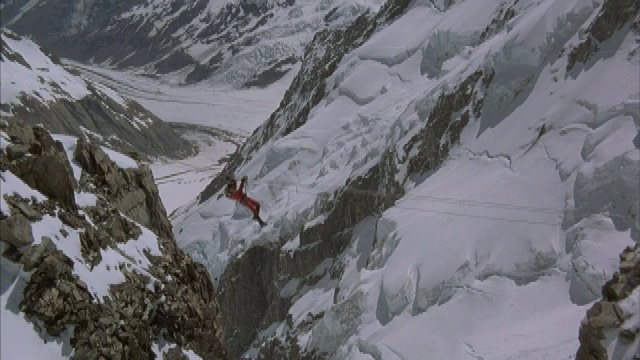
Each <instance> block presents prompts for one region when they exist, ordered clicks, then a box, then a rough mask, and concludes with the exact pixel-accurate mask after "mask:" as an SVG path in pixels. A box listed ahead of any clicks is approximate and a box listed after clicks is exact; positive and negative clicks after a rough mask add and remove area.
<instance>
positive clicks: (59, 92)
mask: <svg viewBox="0 0 640 360" xmlns="http://www.w3.org/2000/svg"><path fill="white" fill-rule="evenodd" d="M4 31H6V30H4V29H3V34H2V41H3V47H4V46H6V49H5V50H6V51H7V52H8V53H10V54H14V55H17V56H20V57H21V58H22V59H23V60H24V63H22V62H21V61H11V60H9V59H7V58H5V56H3V57H2V59H1V60H0V64H1V65H0V76H1V77H2V87H1V91H0V103H3V104H5V103H19V102H20V100H19V96H20V95H21V94H26V95H31V96H34V97H36V98H38V99H40V100H41V101H51V100H56V99H68V98H71V99H81V98H83V97H85V96H86V95H89V94H90V93H91V92H90V91H89V90H88V89H87V84H86V83H85V81H84V79H82V78H81V77H80V76H77V75H73V74H71V73H69V72H68V71H67V70H66V69H65V68H63V67H62V66H60V65H58V64H55V63H54V62H53V61H52V60H51V59H50V58H49V57H48V56H47V55H45V54H44V53H43V52H42V50H41V49H40V46H38V44H36V43H35V42H33V41H31V40H29V39H25V38H23V39H20V40H15V39H13V38H12V37H11V36H5V34H4Z"/></svg>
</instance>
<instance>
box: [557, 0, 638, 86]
mask: <svg viewBox="0 0 640 360" xmlns="http://www.w3.org/2000/svg"><path fill="white" fill-rule="evenodd" d="M639 16H640V6H638V2H637V1H633V0H606V1H605V2H604V4H602V9H601V10H600V13H599V14H598V17H597V18H596V19H595V20H594V21H593V22H592V23H591V25H590V26H589V29H588V30H587V32H586V33H585V34H584V36H585V39H584V40H583V41H582V42H580V44H578V46H576V47H575V48H573V49H572V50H571V52H570V53H569V61H568V62H567V73H570V74H573V71H574V69H575V70H576V71H579V70H580V69H581V68H582V67H577V66H578V65H583V66H584V65H585V64H588V63H589V62H590V59H591V58H592V57H593V56H594V55H595V54H596V53H598V51H599V50H600V48H601V47H602V46H603V45H604V43H605V42H606V41H607V40H609V39H610V38H611V37H612V36H613V35H614V34H615V33H616V32H618V31H620V30H622V29H623V28H625V27H626V28H627V29H629V28H631V27H632V26H633V27H635V28H636V31H640V18H639ZM634 18H635V19H636V21H635V24H632V19H634ZM616 48H617V47H616Z"/></svg>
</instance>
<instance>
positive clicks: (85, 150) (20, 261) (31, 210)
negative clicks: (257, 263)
mask: <svg viewBox="0 0 640 360" xmlns="http://www.w3.org/2000/svg"><path fill="white" fill-rule="evenodd" d="M0 171H1V172H0V191H1V193H0V249H1V253H2V258H1V259H0V276H1V286H0V312H1V313H0V317H1V318H2V321H1V326H2V329H1V331H0V335H1V336H2V340H1V342H2V347H1V348H0V357H1V358H2V359H18V358H20V359H46V358H51V359H53V358H65V357H69V356H70V357H72V358H75V359H97V358H109V359H148V358H155V357H160V358H161V357H164V358H165V359H182V358H184V357H185V356H189V357H190V358H198V357H197V356H200V357H201V358H204V359H223V358H226V352H225V350H224V348H223V345H222V341H223V334H222V331H221V326H220V325H221V319H220V313H219V306H218V304H217V302H216V299H215V290H214V287H213V285H212V282H211V281H210V279H209V277H208V274H207V271H206V269H205V268H204V267H203V266H202V265H200V264H197V263H195V262H194V261H193V260H192V259H191V258H190V257H189V256H188V255H187V254H185V253H184V252H183V251H182V250H180V249H179V248H178V247H177V246H176V243H175V239H174V237H173V234H172V232H171V224H170V223H169V221H168V219H167V215H166V212H165V210H164V207H163V206H162V202H161V201H160V200H159V195H158V190H157V188H156V186H155V184H154V182H153V176H152V174H151V171H150V170H149V168H148V167H147V166H146V165H142V166H139V165H138V164H137V163H136V161H134V160H133V159H131V158H129V157H127V156H125V155H122V154H119V153H117V152H115V151H112V150H109V149H106V148H102V147H100V146H98V145H96V144H95V143H90V142H86V141H84V140H81V139H76V138H73V137H70V136H64V135H53V136H52V135H50V134H49V132H47V131H46V130H44V129H43V128H42V127H37V126H36V127H31V126H23V125H19V124H18V123H17V122H16V121H14V120H13V119H8V120H3V121H2V123H1V127H0ZM163 354H164V355H163Z"/></svg>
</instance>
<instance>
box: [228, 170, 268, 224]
mask: <svg viewBox="0 0 640 360" xmlns="http://www.w3.org/2000/svg"><path fill="white" fill-rule="evenodd" d="M227 180H228V181H229V183H227V187H226V188H225V189H224V194H225V195H226V196H227V197H228V198H229V199H231V200H236V201H239V202H240V203H241V204H242V205H244V206H245V207H247V209H249V210H250V211H251V213H252V214H253V219H254V220H256V221H258V223H259V224H260V226H265V225H266V223H265V222H264V221H262V219H260V215H259V213H260V203H259V202H257V201H255V200H254V199H252V198H250V197H248V196H247V194H246V193H245V192H244V187H245V185H246V183H247V177H246V176H243V177H242V179H241V180H240V187H238V188H236V185H237V182H236V180H235V179H234V178H231V177H227Z"/></svg>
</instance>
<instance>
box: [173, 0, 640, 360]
mask: <svg viewBox="0 0 640 360" xmlns="http://www.w3.org/2000/svg"><path fill="white" fill-rule="evenodd" d="M440 3H441V2H438V4H439V5H438V6H437V7H436V6H435V5H434V3H433V2H426V1H424V2H421V1H418V2H414V3H413V4H412V5H411V7H410V9H409V10H408V11H406V12H405V14H404V15H403V16H402V17H400V18H399V19H398V20H396V21H395V22H393V23H392V24H390V25H389V26H387V27H385V28H384V29H382V30H380V31H378V32H377V33H376V34H374V35H373V37H372V38H371V39H369V40H368V41H367V42H365V43H364V45H363V46H361V47H359V48H358V49H356V50H354V51H352V52H351V53H350V54H348V55H347V56H346V57H344V58H343V59H342V61H341V63H340V65H339V66H338V68H337V69H336V70H335V71H334V72H333V75H332V76H331V77H330V78H329V79H328V81H327V88H326V95H325V97H324V98H323V100H322V101H320V103H319V104H318V105H317V106H315V107H314V108H313V109H311V111H310V112H309V116H308V118H307V119H303V120H306V121H303V122H302V125H301V126H299V127H297V128H295V129H293V131H291V132H290V133H288V134H285V135H283V136H282V137H279V138H271V139H258V138H256V136H259V135H260V134H258V133H256V134H254V137H252V138H251V139H250V140H249V142H252V141H253V142H256V141H257V142H260V141H263V140H264V141H265V145H263V146H262V147H260V148H259V149H258V150H256V151H255V152H253V153H251V154H249V155H248V156H247V160H246V161H243V162H242V163H241V165H240V166H239V167H238V168H231V169H228V170H227V171H234V172H235V173H236V174H237V175H238V176H241V175H248V176H249V179H250V181H249V188H248V192H249V195H250V196H252V197H254V198H256V199H259V200H260V201H261V203H262V209H263V210H262V211H263V213H264V215H263V218H265V219H266V220H267V222H268V223H269V225H268V226H267V227H266V228H264V229H261V228H260V227H259V226H258V225H257V224H255V223H254V222H253V221H252V220H251V219H250V217H249V216H248V215H246V212H245V210H244V209H242V208H240V207H238V206H236V205H235V204H234V203H232V202H231V201H229V200H226V199H224V198H220V197H219V193H218V194H216V196H213V197H211V198H209V199H208V200H206V201H204V202H203V203H202V204H201V205H199V206H196V207H193V208H192V209H191V210H189V211H188V212H186V213H185V214H183V215H182V217H181V218H179V219H178V220H177V221H176V222H175V223H174V228H175V232H176V236H177V238H178V241H179V243H180V244H181V246H182V247H183V248H184V249H186V250H188V251H189V252H190V253H191V254H192V255H194V257H195V258H196V259H198V260H199V261H201V262H203V263H205V264H206V265H207V266H208V267H209V270H210V272H211V274H212V277H213V278H214V280H216V281H219V283H220V286H221V292H220V297H221V299H222V300H221V303H222V304H223V314H224V313H225V311H226V312H227V314H226V315H225V316H228V317H230V318H229V319H228V321H229V323H230V324H233V323H234V321H237V322H239V321H241V319H240V318H238V319H236V318H233V316H234V315H233V314H229V313H232V312H233V313H236V314H238V316H240V314H243V311H245V315H246V311H249V309H251V311H259V310H255V309H256V307H257V305H256V304H257V303H260V302H261V301H265V302H266V303H267V304H269V303H271V304H274V305H273V306H271V307H269V306H266V305H265V307H264V308H262V310H260V311H263V313H261V315H257V316H256V318H257V320H256V322H255V326H258V327H259V329H260V330H261V332H260V333H259V334H258V335H257V337H254V338H253V339H254V342H253V344H252V345H251V346H246V345H245V347H244V350H248V352H247V353H246V354H245V355H247V356H250V357H256V356H257V354H258V352H259V351H263V353H262V354H263V355H264V354H265V351H275V350H274V349H280V350H278V351H285V352H286V351H293V350H291V349H294V348H295V347H296V346H297V347H299V348H300V349H302V350H303V351H307V352H311V351H312V350H315V351H320V352H323V353H326V354H329V355H331V356H332V357H334V358H339V359H342V358H354V359H355V358H362V359H365V358H375V359H396V358H397V359H424V358H429V359H441V358H447V359H469V358H477V359H480V358H484V359H489V358H490V359H561V358H572V357H573V356H574V355H575V353H576V350H577V348H578V328H579V323H580V320H581V319H582V318H583V317H584V314H585V311H586V309H587V308H588V305H589V304H590V303H592V302H593V301H595V300H597V299H598V298H599V297H600V290H599V289H600V288H601V287H602V285H603V284H604V282H605V281H606V280H607V279H609V278H610V277H611V276H612V275H613V273H614V272H615V271H616V270H617V268H618V265H619V264H618V254H620V252H621V251H622V249H623V248H624V247H625V246H627V245H631V244H633V243H634V242H637V241H638V233H639V231H640V219H639V218H638V214H639V213H640V205H639V200H638V199H639V194H638V188H640V184H639V183H638V181H639V180H638V179H639V178H640V176H639V175H640V150H639V148H640V144H639V143H638V141H639V140H638V139H639V138H638V136H639V135H638V128H639V126H640V84H639V83H638V82H637V81H636V80H637V79H638V78H640V53H639V52H638V49H637V42H638V40H639V39H640V38H639V36H640V35H638V31H640V29H638V26H637V19H638V12H637V7H636V8H635V9H636V10H634V7H633V5H632V3H631V2H629V3H628V4H627V3H623V4H619V3H617V2H614V1H607V2H604V4H603V3H602V2H597V1H579V0H569V1H552V0H543V1H488V0H486V1H485V0H482V1H471V0H467V1H457V2H455V3H454V4H452V5H447V4H448V2H446V3H447V4H444V3H442V4H440ZM445 5H446V6H445ZM625 9H626V10H625ZM629 12H630V13H631V15H629ZM611 13H613V14H614V15H611ZM603 14H604V15H603ZM612 18H613V19H622V20H620V22H621V23H620V24H617V23H613V24H605V25H604V27H605V28H606V29H605V30H602V26H603V25H602V24H603V22H605V23H606V19H612ZM603 19H605V20H603ZM625 19H626V20H625ZM631 19H635V20H634V21H635V25H633V26H635V27H633V26H632V21H631ZM594 24H595V25H594ZM607 26H608V27H607ZM407 29H415V30H414V31H411V32H409V33H408V32H407ZM594 29H599V30H600V32H597V30H594ZM603 33H604V34H605V35H603ZM594 34H595V35H594ZM607 34H608V35H607ZM587 41H591V42H597V44H598V45H594V46H591V47H589V46H586V48H587V49H588V51H585V46H582V45H581V44H585V43H586V42H587ZM282 126H283V127H284V126H287V124H284V125H282ZM443 126H444V127H443ZM275 133H278V132H277V131H275ZM336 204H338V205H336ZM345 208H346V210H345ZM260 251H263V252H265V253H266V254H270V256H272V257H274V258H277V260H276V259H273V260H260V261H261V263H260V264H259V265H253V266H256V267H257V268H258V269H265V268H266V269H268V270H255V271H261V272H260V273H261V274H265V275H263V276H265V277H266V279H265V280H264V282H262V280H251V281H257V282H258V284H259V286H253V287H252V286H251V285H249V284H253V283H250V282H249V281H250V280H249V277H250V275H248V274H245V273H243V272H242V271H244V270H245V268H244V267H243V266H245V267H246V266H250V264H251V262H250V261H256V260H255V259H261V258H260V257H256V256H257V255H255V254H259V253H260ZM251 259H253V260H251ZM225 271H226V272H225ZM245 275H246V277H245ZM243 281H247V283H246V285H245V283H243ZM243 286H246V287H243ZM235 289H243V290H244V291H247V292H249V294H244V295H243V296H246V297H247V298H250V299H252V301H250V302H248V303H247V304H239V303H237V302H233V304H235V305H234V307H240V309H239V310H237V309H231V308H224V301H225V300H224V299H226V298H229V299H231V298H233V297H234V296H235V293H234V291H236V290H235ZM252 289H255V290H252ZM252 291H254V292H252ZM274 294H275V295H274ZM230 301H231V300H230ZM229 304H231V303H229ZM243 306H246V308H244V307H243ZM281 309H284V310H282V312H280V311H281ZM252 314H253V313H252ZM274 314H275V315H274ZM247 319H248V318H247ZM247 319H245V321H249V320H247ZM276 339H277V340H276ZM228 341H232V342H234V344H236V343H240V342H241V341H239V340H238V339H237V338H234V337H231V338H230V339H228ZM261 346H262V348H260V347H261ZM282 346H284V348H285V349H289V350H282ZM636 350H637V349H633V348H629V349H628V350H625V351H626V352H625V354H626V355H625V356H626V358H631V354H633V353H634V351H636ZM266 354H273V352H272V353H269V352H266ZM280 354H281V353H280Z"/></svg>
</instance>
